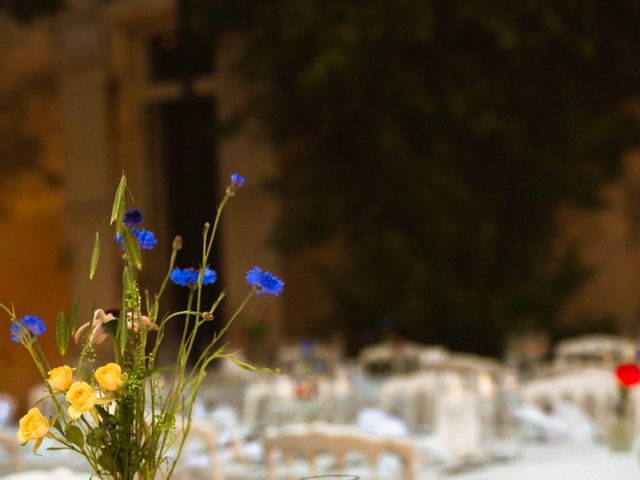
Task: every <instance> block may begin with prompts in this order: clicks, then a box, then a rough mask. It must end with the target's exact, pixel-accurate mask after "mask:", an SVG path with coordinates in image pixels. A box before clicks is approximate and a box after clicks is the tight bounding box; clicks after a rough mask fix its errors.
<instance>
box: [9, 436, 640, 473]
mask: <svg viewBox="0 0 640 480" xmlns="http://www.w3.org/2000/svg"><path fill="white" fill-rule="evenodd" d="M50 453H53V452H50ZM45 458H46V457H45ZM42 460H44V459H42ZM225 463H226V462H223V470H225V471H226V473H227V480H264V479H265V478H266V475H265V470H264V467H263V466H262V465H261V464H249V465H237V464H236V465H225ZM31 468H34V466H33V464H32V465H31ZM35 468H37V469H33V470H28V471H24V472H18V473H13V474H10V475H7V476H5V477H1V478H2V479H4V480H87V479H88V478H89V473H88V472H78V471H72V470H69V469H67V468H59V467H57V468H51V469H42V468H41V467H40V468H38V467H35ZM201 468H202V469H197V471H191V472H188V474H187V472H185V475H177V476H176V480H180V477H181V476H183V477H185V478H186V477H189V478H192V479H193V478H205V477H204V476H199V473H202V474H206V473H205V472H207V473H208V466H207V465H202V467H201ZM383 470H384V469H383ZM198 472H199V473H198ZM283 473H285V471H284V470H283ZM353 473H360V474H361V479H362V480H367V479H368V478H371V475H370V473H366V472H363V471H361V472H353ZM382 473H383V475H382V478H383V479H385V480H398V479H399V478H402V474H401V473H400V471H397V472H395V473H394V472H392V471H387V472H382ZM445 479H448V480H574V479H575V480H639V479H640V452H638V450H637V449H636V450H634V452H632V453H612V452H609V451H608V450H607V449H606V448H605V447H604V446H602V445H594V444H589V443H585V444H570V443H555V444H554V443H552V444H544V445H531V446H527V447H526V448H525V449H524V451H523V454H522V456H521V457H519V458H517V459H514V460H512V461H510V462H506V463H491V464H487V465H485V466H483V467H478V468H475V469H473V470H469V471H466V472H455V473H452V472H447V471H442V470H439V469H438V468H436V467H429V466H425V467H424V469H423V471H422V472H421V477H420V480H445Z"/></svg>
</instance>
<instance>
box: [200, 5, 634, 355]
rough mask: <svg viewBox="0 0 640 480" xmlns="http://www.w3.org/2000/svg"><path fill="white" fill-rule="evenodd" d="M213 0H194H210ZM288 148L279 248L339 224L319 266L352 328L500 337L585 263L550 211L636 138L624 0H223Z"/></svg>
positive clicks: (465, 341)
mask: <svg viewBox="0 0 640 480" xmlns="http://www.w3.org/2000/svg"><path fill="white" fill-rule="evenodd" d="M205 3H206V2H205ZM210 13H211V21H212V22H214V24H215V28H216V31H219V32H222V31H241V32H243V34H244V35H245V36H246V41H247V43H246V47H247V48H246V56H245V58H244V59H243V62H242V65H241V67H242V72H243V74H244V75H245V78H246V79H248V80H249V81H250V82H253V83H254V85H255V86H257V87H258V88H254V92H256V94H255V96H254V97H253V98H252V100H253V104H252V106H253V107H255V108H256V111H257V112H259V114H260V115H261V118H262V120H263V124H264V126H265V127H268V129H269V132H270V134H271V135H272V136H273V138H274V139H275V141H276V142H278V144H279V145H280V146H281V149H282V152H283V157H284V159H283V162H284V163H283V177H282V178H283V181H282V182H281V184H280V185H279V186H280V191H281V193H282V195H283V197H284V199H285V205H286V214H285V215H284V217H283V219H282V223H281V225H280V226H279V229H278V232H277V235H278V240H279V241H280V244H281V245H282V246H283V247H285V248H287V249H297V248H305V247H308V246H312V245H316V244H319V243H322V242H325V241H327V240H328V239H331V238H333V237H334V236H335V235H339V236H340V238H342V239H344V241H345V243H346V245H347V247H348V250H349V257H348V258H349V259H350V261H349V263H348V264H346V265H344V266H343V267H344V268H343V269H342V271H340V272H325V273H324V275H325V277H326V280H327V284H328V285H329V288H330V289H331V291H332V292H333V293H334V296H335V301H336V302H335V306H336V318H337V319H339V321H340V324H341V325H343V326H347V328H348V329H350V330H351V331H352V332H363V331H366V330H367V329H368V328H369V326H370V325H372V324H376V323H380V324H388V323H389V322H391V323H392V325H393V328H394V329H395V330H396V331H397V332H398V333H401V334H403V335H406V336H408V337H411V338H416V339H420V340H423V341H428V342H443V343H445V344H447V345H449V346H452V347H454V348H460V349H470V350H475V351H479V352H482V353H490V354H498V353H499V352H500V351H501V349H502V347H503V342H504V339H505V335H507V334H508V333H509V332H512V331H514V330H517V329H518V328H521V327H523V326H539V325H549V324H551V322H552V321H553V318H554V315H555V314H556V312H557V311H558V308H559V307H560V306H561V305H562V302H563V300H564V299H566V298H567V295H568V294H570V293H571V292H572V291H573V290H574V289H575V287H576V286H578V285H579V284H580V282H581V280H582V279H584V277H585V275H586V273H587V272H586V271H585V269H584V268H582V266H581V264H580V262H579V259H578V258H577V257H576V255H575V254H574V253H573V252H572V250H571V249H570V248H568V249H567V250H566V251H564V252H563V251H558V249H557V248H555V247H554V245H553V240H554V238H555V235H554V234H555V225H554V212H556V210H557V208H558V206H559V205H562V204H579V205H585V206H589V207H597V206H598V204H599V199H598V196H597V191H598V187H599V186H601V185H602V184H603V182H605V181H607V180H608V179H611V178H613V176H615V174H616V172H617V171H618V167H619V157H620V153H621V151H623V150H624V149H627V148H629V147H631V146H633V145H635V144H636V143H637V141H638V138H639V137H638V135H637V134H638V130H637V127H638V123H637V118H636V117H635V116H632V115H631V112H630V111H629V106H630V100H631V99H633V97H634V96H635V95H636V94H637V91H638V88H639V87H640V56H638V45H640V29H639V28H638V25H637V19H638V18H640V2H637V1H635V0H620V1H617V2H610V1H607V0H591V1H588V2H576V1H574V0H557V1H554V2H549V1H546V0H545V1H543V0H523V1H519V2H502V1H491V0H489V1H487V0H460V1H456V2H451V1H448V0H430V1H415V0H369V1H366V2H355V1H335V2H327V1H324V0H279V1H275V2H259V1H258V2H256V1H253V0H220V1H218V2H215V6H214V7H213V9H212V10H211V11H210Z"/></svg>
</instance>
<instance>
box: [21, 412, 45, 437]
mask: <svg viewBox="0 0 640 480" xmlns="http://www.w3.org/2000/svg"><path fill="white" fill-rule="evenodd" d="M48 432H49V422H48V421H47V419H46V418H44V416H43V415H42V413H40V410H38V408H36V407H34V408H32V409H31V410H29V411H28V412H27V414H26V415H25V416H24V417H22V418H21V419H20V430H18V441H19V442H20V443H25V442H28V441H29V440H38V439H39V438H42V437H44V436H45V435H46V434H47V433H48Z"/></svg>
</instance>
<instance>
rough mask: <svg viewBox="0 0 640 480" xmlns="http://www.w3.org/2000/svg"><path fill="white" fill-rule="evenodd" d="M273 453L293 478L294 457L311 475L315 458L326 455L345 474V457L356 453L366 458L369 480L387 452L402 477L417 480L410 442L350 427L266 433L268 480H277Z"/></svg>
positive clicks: (326, 426) (291, 428)
mask: <svg viewBox="0 0 640 480" xmlns="http://www.w3.org/2000/svg"><path fill="white" fill-rule="evenodd" d="M276 451H279V452H281V453H282V457H283V459H284V461H285V464H286V465H287V467H288V469H289V474H290V477H289V478H295V476H294V474H293V471H292V468H291V467H292V460H293V459H294V457H299V458H302V459H303V460H304V461H305V462H306V463H307V464H308V465H309V466H310V467H311V469H312V472H314V473H315V472H317V462H316V460H317V458H318V457H319V456H321V455H330V456H331V457H333V459H334V460H335V465H336V470H337V471H339V472H344V473H349V472H348V465H347V457H348V455H349V454H351V453H357V454H359V455H361V456H362V457H363V458H364V459H366V461H367V463H368V464H369V465H370V466H371V467H372V470H373V471H374V472H375V473H374V476H373V477H371V478H374V479H375V478H379V475H378V472H377V470H378V469H377V468H376V466H377V464H378V462H379V459H380V456H381V455H382V454H385V453H388V454H392V455H395V456H397V457H398V458H399V459H400V460H401V461H402V463H403V466H404V471H405V474H404V476H403V477H402V478H405V479H407V480H418V455H417V452H416V448H415V446H414V444H413V443H412V442H411V441H410V440H408V439H404V438H396V437H379V436H374V435H370V434H367V433H364V432H362V431H360V430H357V429H355V428H353V427H348V426H340V425H329V424H316V425H294V426H289V427H286V428H283V429H280V430H276V431H271V432H268V433H267V435H266V438H265V440H264V458H265V462H266V467H267V479H268V480H276V478H277V465H276V462H275V459H274V454H275V452H276ZM398 478H400V477H398Z"/></svg>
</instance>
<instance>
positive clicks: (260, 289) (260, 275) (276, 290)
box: [244, 267, 284, 295]
mask: <svg viewBox="0 0 640 480" xmlns="http://www.w3.org/2000/svg"><path fill="white" fill-rule="evenodd" d="M244 278H245V280H246V281H247V283H248V284H249V285H251V286H252V287H254V288H255V289H256V295H262V294H263V293H267V294H269V295H280V294H281V293H282V290H284V282H283V281H282V280H280V279H279V278H278V277H276V276H275V275H273V274H272V273H270V272H267V271H265V272H263V271H262V269H261V268H258V267H253V268H252V269H251V270H249V271H248V272H247V274H246V275H245V277H244Z"/></svg>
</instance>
